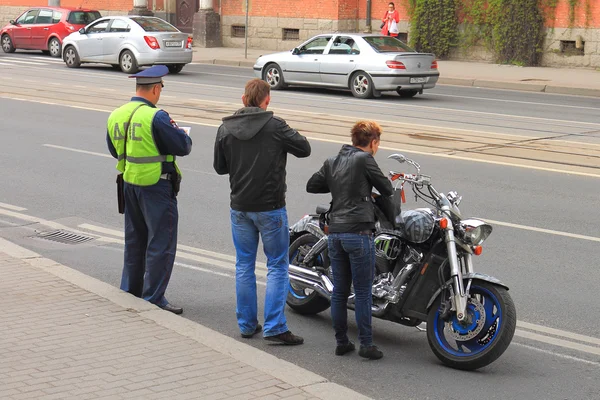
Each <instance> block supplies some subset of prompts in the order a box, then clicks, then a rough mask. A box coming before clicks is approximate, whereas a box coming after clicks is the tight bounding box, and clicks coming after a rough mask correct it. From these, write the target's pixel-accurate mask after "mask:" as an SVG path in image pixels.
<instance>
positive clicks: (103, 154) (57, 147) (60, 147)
mask: <svg viewBox="0 0 600 400" xmlns="http://www.w3.org/2000/svg"><path fill="white" fill-rule="evenodd" d="M182 122H185V121H182ZM43 146H44V147H51V148H53V149H60V150H67V151H72V152H75V153H83V154H89V155H92V156H97V157H104V158H112V159H113V160H114V157H113V156H112V155H110V154H105V153H97V152H95V151H88V150H80V149H74V148H72V147H65V146H58V145H55V144H44V145H43ZM180 169H181V170H182V171H186V172H197V173H199V174H205V175H213V176H220V175H219V174H217V173H216V172H207V171H201V170H199V169H192V168H180Z"/></svg>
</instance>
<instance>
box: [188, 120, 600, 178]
mask: <svg viewBox="0 0 600 400" xmlns="http://www.w3.org/2000/svg"><path fill="white" fill-rule="evenodd" d="M199 125H202V124H199ZM307 136H308V135H307ZM308 137H309V138H310V139H312V140H318V141H320V142H329V143H339V144H348V142H347V141H343V140H334V139H324V138H318V137H313V136H308ZM379 148H380V149H384V150H391V151H402V152H405V153H409V154H420V155H423V156H430V157H440V158H448V159H451V160H461V161H469V162H475V163H483V164H493V165H503V166H506V167H515V168H524V169H533V170H537V171H546V172H557V173H561V174H567V175H578V176H586V177H589V178H600V174H591V173H589V172H577V171H565V170H562V169H556V168H546V167H536V166H535V165H524V164H516V163H507V162H502V161H493V160H479V159H476V158H471V157H461V156H455V155H452V154H440V153H429V152H426V151H418V150H406V149H399V148H397V147H387V146H379Z"/></svg>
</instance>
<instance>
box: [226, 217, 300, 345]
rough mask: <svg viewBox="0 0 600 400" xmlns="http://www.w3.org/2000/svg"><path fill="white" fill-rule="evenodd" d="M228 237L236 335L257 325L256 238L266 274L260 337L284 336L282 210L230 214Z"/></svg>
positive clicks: (285, 286)
mask: <svg viewBox="0 0 600 400" xmlns="http://www.w3.org/2000/svg"><path fill="white" fill-rule="evenodd" d="M231 234H232V236H233V245H234V246H235V252H236V263H235V289H236V300H237V308H236V315H237V320H238V326H239V327H240V331H241V332H242V334H250V333H253V332H254V330H255V329H256V325H257V324H258V318H257V313H258V311H257V298H256V297H257V295H256V274H255V271H254V270H255V268H256V252H257V249H258V236H259V234H260V237H261V239H262V242H263V249H264V251H265V255H266V256H267V270H268V272H267V293H266V295H265V314H264V317H265V323H264V328H263V332H264V333H263V335H264V336H265V337H268V336H275V335H279V334H280V333H284V332H287V331H288V328H287V321H286V319H285V314H284V309H285V300H286V298H287V293H288V287H289V276H288V267H289V255H288V250H289V245H290V233H289V228H288V219H287V212H286V209H285V207H283V208H280V209H278V210H273V211H263V212H245V211H235V210H231Z"/></svg>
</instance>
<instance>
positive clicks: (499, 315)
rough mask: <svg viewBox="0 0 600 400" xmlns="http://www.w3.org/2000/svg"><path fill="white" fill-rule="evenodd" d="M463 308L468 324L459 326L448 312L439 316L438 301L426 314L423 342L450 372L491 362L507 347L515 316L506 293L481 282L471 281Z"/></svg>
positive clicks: (510, 300)
mask: <svg viewBox="0 0 600 400" xmlns="http://www.w3.org/2000/svg"><path fill="white" fill-rule="evenodd" d="M470 294H471V298H470V299H469V303H468V306H467V314H468V315H469V317H470V322H469V323H467V324H461V323H459V322H458V320H457V318H456V313H454V312H452V316H451V318H450V319H449V320H447V321H445V320H443V319H442V318H441V316H440V302H441V298H438V299H436V301H435V302H434V303H433V306H432V307H431V309H430V310H429V314H428V319H427V339H428V342H429V346H430V347H431V350H432V351H433V353H434V354H435V355H436V356H437V357H438V358H439V359H440V360H441V361H442V362H443V363H444V364H446V365H448V366H449V367H452V368H456V369H461V370H466V371H472V370H475V369H478V368H481V367H485V366H486V365H489V364H491V363H492V362H494V361H495V360H496V359H498V357H500V356H501V355H502V353H504V351H505V350H506V349H507V348H508V346H509V345H510V342H511V340H512V338H513V335H514V333H515V328H516V324H517V312H516V309H515V305H514V303H513V301H512V299H511V297H510V295H509V294H508V291H507V290H506V289H505V288H503V287H501V286H496V285H493V284H491V283H488V282H485V281H473V283H472V284H471V290H470Z"/></svg>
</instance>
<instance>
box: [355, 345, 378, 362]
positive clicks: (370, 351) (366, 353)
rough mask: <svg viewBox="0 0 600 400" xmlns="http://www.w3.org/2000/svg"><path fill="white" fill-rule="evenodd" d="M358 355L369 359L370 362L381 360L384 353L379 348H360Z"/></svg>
mask: <svg viewBox="0 0 600 400" xmlns="http://www.w3.org/2000/svg"><path fill="white" fill-rule="evenodd" d="M358 355H359V356H361V357H364V358H368V359H369V360H379V359H380V358H381V357H383V353H382V352H381V350H379V349H378V348H377V346H360V350H359V351H358Z"/></svg>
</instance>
